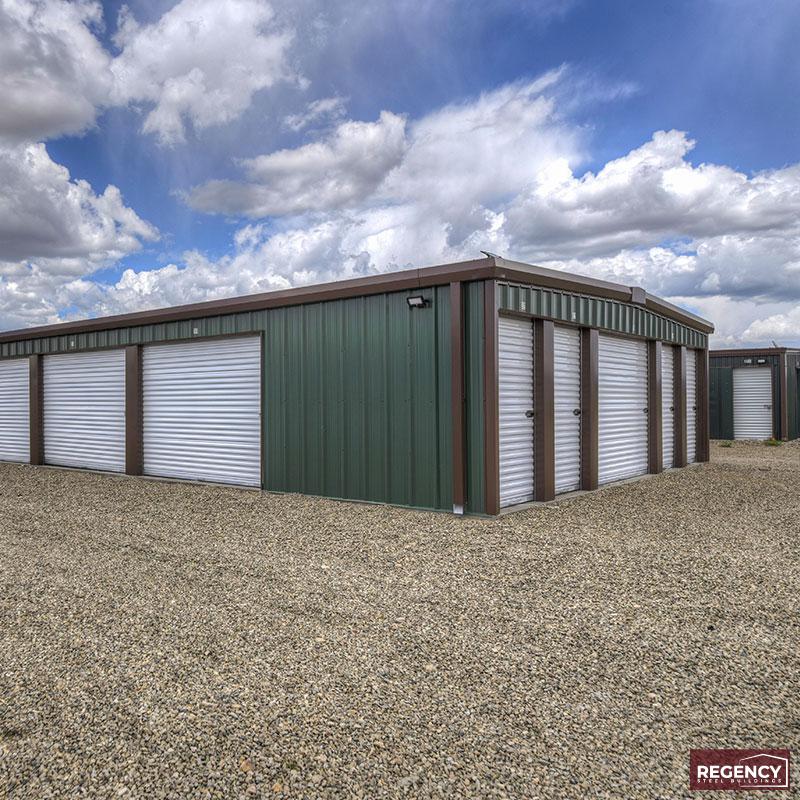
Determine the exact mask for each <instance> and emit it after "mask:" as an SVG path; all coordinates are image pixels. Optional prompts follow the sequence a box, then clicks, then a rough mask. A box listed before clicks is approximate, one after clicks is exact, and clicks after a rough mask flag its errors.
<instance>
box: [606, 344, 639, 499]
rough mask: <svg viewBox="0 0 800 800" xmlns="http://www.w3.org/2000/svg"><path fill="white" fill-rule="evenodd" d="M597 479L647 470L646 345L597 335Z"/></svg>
mask: <svg viewBox="0 0 800 800" xmlns="http://www.w3.org/2000/svg"><path fill="white" fill-rule="evenodd" d="M598 373H599V387H598V405H599V420H598V422H599V435H598V440H599V441H598V481H599V483H601V484H603V483H610V482H611V481H618V480H622V479H623V478H631V477H633V476H635V475H644V474H645V473H646V472H647V467H648V464H647V422H648V417H647V344H646V343H645V342H640V341H635V340H633V339H622V338H619V337H616V336H607V335H603V334H601V335H600V343H599V352H598Z"/></svg>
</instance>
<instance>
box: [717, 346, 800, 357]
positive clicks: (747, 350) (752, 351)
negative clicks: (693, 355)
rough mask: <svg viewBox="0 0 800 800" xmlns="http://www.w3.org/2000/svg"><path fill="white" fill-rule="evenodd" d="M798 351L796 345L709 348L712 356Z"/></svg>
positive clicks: (769, 354) (768, 354) (766, 354)
mask: <svg viewBox="0 0 800 800" xmlns="http://www.w3.org/2000/svg"><path fill="white" fill-rule="evenodd" d="M795 351H796V352H800V351H797V349H796V348H794V347H753V348H747V347H743V348H741V349H740V350H735V349H733V350H709V351H708V354H709V356H710V357H711V358H714V357H715V356H777V355H780V354H781V353H787V352H788V353H791V352H795Z"/></svg>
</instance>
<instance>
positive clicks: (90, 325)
mask: <svg viewBox="0 0 800 800" xmlns="http://www.w3.org/2000/svg"><path fill="white" fill-rule="evenodd" d="M476 280H508V281H514V282H520V283H528V284H535V285H537V286H542V287H544V288H552V289H558V290H561V291H567V292H576V293H581V294H588V295H593V296H596V297H604V298H608V299H612V300H619V301H622V302H631V300H632V297H634V296H635V294H636V292H634V291H633V290H632V289H631V287H628V286H622V285H621V284H616V283H609V282H608V281H601V280H596V279H594V278H588V277H584V276H581V275H571V274H569V273H566V272H561V271H560V270H553V269H547V268H545V267H536V266H532V265H530V264H523V263H521V262H518V261H508V260H506V259H504V258H500V257H499V256H487V257H486V258H478V259H474V260H472V261H461V262H456V263H453V264H442V265H439V266H434V267H424V268H421V269H412V270H404V271H401V272H391V273H386V274H384V275H370V276H368V277H365V278H351V279H349V280H344V281H333V282H331V283H323V284H317V285H315V286H303V287H300V288H295V289H281V290H279V291H275V292H266V293H262V294H253V295H247V296H245V297H231V298H227V299H224V300H209V301H206V302H203V303H191V304H189V305H183V306H174V307H172V308H159V309H153V310H150V311H135V312H133V313H130V314H118V315H115V316H110V317H96V318H93V319H84V320H76V321H74V322H59V323H56V324H53V325H40V326H37V327H35V328H23V329H21V330H16V331H7V332H5V333H0V343H3V342H14V341H21V340H27V339H39V338H41V337H44V336H69V335H75V334H79V333H88V332H91V331H97V330H114V329H116V328H127V327H130V326H132V325H154V324H160V323H164V322H177V321H180V320H187V319H197V318H200V317H210V316H217V315H220V314H239V313H243V312H248V311H262V310H264V309H269V308H276V307H280V306H292V305H301V304H303V303H320V302H325V301H329V300H340V299H343V298H348V297H359V296H364V295H372V294H382V293H383V292H396V291H404V290H409V289H424V288H428V287H431V286H439V285H445V284H449V283H451V282H453V281H462V282H466V281H476ZM645 306H646V307H647V308H650V309H651V310H653V311H654V312H656V313H660V314H663V315H664V316H667V317H669V318H670V319H674V320H677V321H678V322H682V323H684V324H686V325H689V326H690V327H693V328H696V329H698V330H701V331H703V332H704V333H711V332H712V331H713V330H714V327H713V325H711V323H709V322H708V321H707V320H704V319H702V318H700V317H696V316H695V315H694V314H691V313H689V312H688V311H685V310H683V309H680V308H678V307H677V306H673V305H672V304H671V303H667V302H666V301H664V300H660V299H659V298H655V297H653V296H652V295H647V294H645Z"/></svg>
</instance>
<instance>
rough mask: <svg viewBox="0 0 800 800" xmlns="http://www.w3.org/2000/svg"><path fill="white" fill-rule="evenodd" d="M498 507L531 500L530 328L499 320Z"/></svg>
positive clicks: (523, 323)
mask: <svg viewBox="0 0 800 800" xmlns="http://www.w3.org/2000/svg"><path fill="white" fill-rule="evenodd" d="M497 339H498V378H499V398H500V506H501V507H506V506H511V505H514V504H515V503H525V502H527V501H530V500H533V494H534V491H533V459H534V453H533V437H534V420H533V414H532V412H533V407H534V406H533V327H532V325H531V323H530V321H529V320H521V319H514V318H510V317H500V319H499V321H498V331H497Z"/></svg>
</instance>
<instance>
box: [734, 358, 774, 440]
mask: <svg viewBox="0 0 800 800" xmlns="http://www.w3.org/2000/svg"><path fill="white" fill-rule="evenodd" d="M772 406H773V402H772V375H771V371H770V368H769V367H740V368H738V369H735V370H734V371H733V436H734V438H735V439H769V438H771V437H772V435H773V428H772V423H773V419H772Z"/></svg>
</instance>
